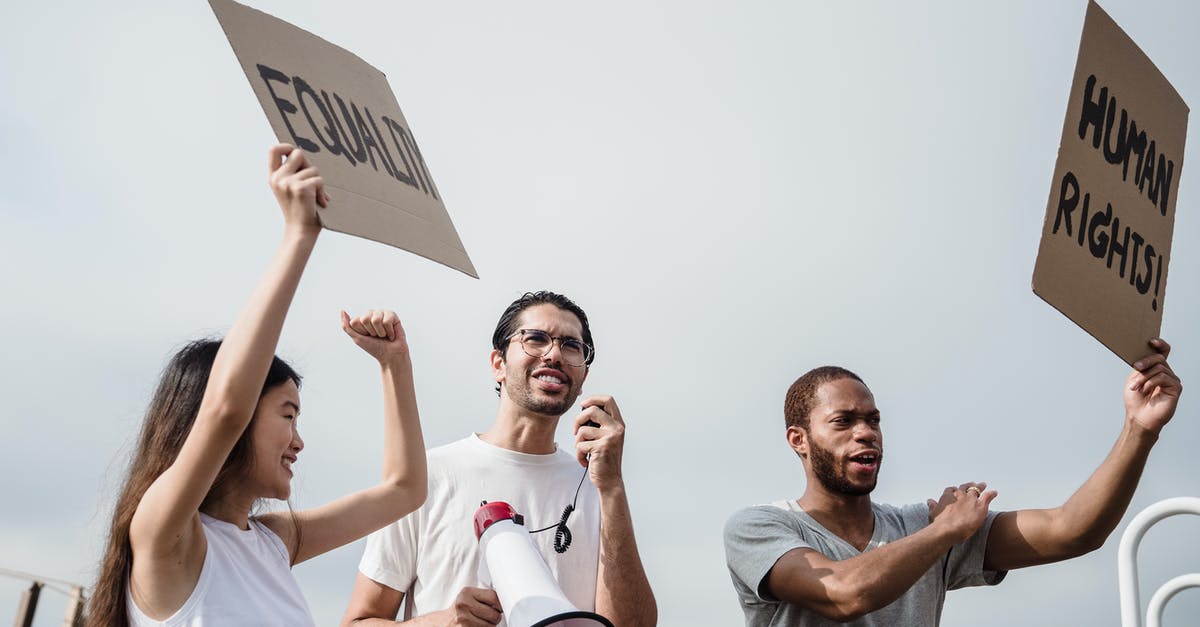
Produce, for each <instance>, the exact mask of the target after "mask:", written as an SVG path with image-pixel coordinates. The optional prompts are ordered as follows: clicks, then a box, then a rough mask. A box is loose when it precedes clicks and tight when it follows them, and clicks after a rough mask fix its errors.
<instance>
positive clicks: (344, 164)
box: [209, 0, 478, 278]
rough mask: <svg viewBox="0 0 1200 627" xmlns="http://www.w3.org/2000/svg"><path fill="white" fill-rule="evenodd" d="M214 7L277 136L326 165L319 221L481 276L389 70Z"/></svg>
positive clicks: (293, 30) (224, 6) (221, 0)
mask: <svg viewBox="0 0 1200 627" xmlns="http://www.w3.org/2000/svg"><path fill="white" fill-rule="evenodd" d="M209 4H210V5H211V6H212V9H213V12H214V13H215V14H216V16H217V20H218V21H220V23H221V27H222V28H223V29H224V30H225V35H226V37H228V38H229V43H230V45H232V46H233V51H234V53H235V54H236V55H237V58H238V62H240V63H241V65H242V70H243V71H245V73H246V78H248V79H250V86H251V87H252V88H253V89H254V94H255V95H256V96H258V101H259V103H260V104H262V107H263V111H264V112H265V113H266V114H267V119H268V120H269V121H270V123H271V128H272V129H274V130H275V136H276V137H278V138H279V141H281V142H287V143H289V144H293V145H295V146H299V147H300V148H303V149H304V150H305V151H306V152H308V153H309V155H310V156H311V159H312V161H313V163H315V164H316V165H317V167H318V168H320V170H321V176H322V177H323V178H324V179H325V185H326V188H327V189H328V191H329V195H330V196H331V197H332V199H333V201H332V202H331V203H330V206H329V208H327V209H318V212H317V213H318V217H319V218H320V220H321V224H322V225H323V226H324V227H325V228H327V229H332V230H334V231H340V232H342V233H349V234H351V235H357V236H359V237H365V238H367V239H371V240H375V241H378V242H383V243H385V244H390V245H392V246H396V247H398V248H403V249H404V250H407V251H410V252H413V253H416V254H418V255H421V256H422V257H425V258H427V259H431V260H433V261H436V262H438V263H441V264H445V265H447V266H449V267H451V268H454V269H456V270H460V271H462V272H464V273H466V274H468V275H470V276H472V277H475V278H478V275H477V274H476V273H475V267H474V266H473V265H472V264H471V259H470V258H469V257H468V256H467V252H466V250H465V249H464V248H463V245H462V241H461V240H459V238H458V232H457V231H455V230H454V224H453V223H452V222H451V221H450V215H449V214H448V213H447V212H446V206H445V205H444V204H443V203H442V198H441V194H440V193H439V192H438V190H437V186H436V185H434V183H433V178H432V177H430V175H429V168H428V167H427V166H426V164H425V160H424V158H423V157H422V156H421V150H420V148H418V147H417V142H416V139H415V138H414V137H413V134H412V131H411V130H409V128H408V122H406V121H405V119H404V114H403V113H401V112H400V105H399V104H398V103H397V102H396V96H395V95H394V94H393V93H392V90H391V87H389V86H388V83H387V79H386V77H384V75H383V72H380V71H379V70H377V69H375V68H374V67H372V66H371V65H370V64H368V63H367V62H365V61H363V60H362V59H360V58H358V57H357V56H356V55H354V54H353V53H351V52H349V51H347V50H345V49H343V48H340V47H338V46H335V45H333V44H331V43H329V42H327V41H325V40H324V39H321V38H320V37H317V36H316V35H313V34H312V33H309V32H308V31H305V30H302V29H300V28H297V27H295V26H293V25H291V24H289V23H287V22H284V21H283V20H280V19H278V18H275V17H273V16H270V15H268V14H266V13H263V12H261V11H257V10H255V9H251V8H249V7H246V6H243V5H241V4H238V3H236V2H233V1H232V0H210V1H209Z"/></svg>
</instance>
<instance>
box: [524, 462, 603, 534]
mask: <svg viewBox="0 0 1200 627" xmlns="http://www.w3.org/2000/svg"><path fill="white" fill-rule="evenodd" d="M591 465H592V460H591V459H590V456H589V459H588V461H587V464H584V466H583V476H582V477H580V478H579V485H578V486H576V487H575V498H574V499H572V500H571V504H570V505H568V506H566V507H564V508H563V513H562V518H560V519H559V520H558V522H557V523H555V524H553V525H550V526H549V527H542V528H541V529H535V530H533V531H530V532H529V533H541V532H543V531H549V530H551V529H554V552H555V553H566V552H567V549H569V548H571V529H570V528H569V527H567V519H568V518H570V517H571V513H572V512H574V511H575V505H576V504H577V503H578V502H579V490H580V489H581V488H583V480H584V479H587V476H588V467H589V466H591Z"/></svg>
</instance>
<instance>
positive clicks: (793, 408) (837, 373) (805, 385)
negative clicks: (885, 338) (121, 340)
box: [783, 366, 866, 430]
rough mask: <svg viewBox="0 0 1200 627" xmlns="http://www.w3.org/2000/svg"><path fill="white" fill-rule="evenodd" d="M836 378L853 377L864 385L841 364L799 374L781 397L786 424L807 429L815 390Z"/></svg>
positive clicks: (815, 395) (860, 379)
mask: <svg viewBox="0 0 1200 627" xmlns="http://www.w3.org/2000/svg"><path fill="white" fill-rule="evenodd" d="M838 379H854V380H855V381H858V382H859V383H863V385H866V383H864V382H863V380H862V378H860V377H859V376H858V375H856V374H854V373H853V372H850V371H849V370H846V369H845V368H842V367H841V366H821V367H820V368H813V369H812V370H809V371H808V372H806V373H804V374H802V375H800V378H799V379H796V382H795V383H793V384H792V387H790V388H788V391H787V396H785V397H784V399H783V420H784V422H785V423H786V424H787V426H789V427H800V428H801V429H804V430H808V424H809V422H808V415H809V414H810V413H812V410H813V406H814V405H815V404H816V398H817V390H818V389H819V388H820V387H821V385H823V384H825V383H829V382H830V381H837V380H838Z"/></svg>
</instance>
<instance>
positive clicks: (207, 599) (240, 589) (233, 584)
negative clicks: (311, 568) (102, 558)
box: [125, 513, 314, 627]
mask: <svg viewBox="0 0 1200 627" xmlns="http://www.w3.org/2000/svg"><path fill="white" fill-rule="evenodd" d="M200 522H201V524H202V526H203V528H204V536H205V538H207V539H208V550H207V552H206V553H205V554H204V566H203V567H202V568H201V569H200V579H199V580H198V581H197V582H196V588H195V589H194V590H192V594H191V596H189V597H188V600H187V601H186V602H184V604H183V607H181V608H179V611H178V612H175V614H174V615H172V616H171V617H170V618H168V619H166V620H163V621H157V620H154V619H152V618H150V617H148V616H146V615H145V614H143V613H142V611H141V610H140V609H138V607H137V605H136V604H135V603H134V602H133V595H132V594H131V593H130V592H129V586H128V583H126V586H125V599H126V605H127V607H128V608H129V623H130V624H131V625H133V626H134V627H206V626H214V625H255V626H268V625H279V626H281V627H282V626H284V625H287V626H289V627H290V626H293V625H313V624H314V623H313V618H312V614H311V613H309V611H308V603H306V602H305V600H304V595H302V594H301V593H300V587H299V586H298V585H297V584H296V579H295V578H294V577H293V576H292V569H291V566H289V564H288V552H287V547H285V546H284V545H283V540H280V539H279V536H277V535H275V532H273V531H271V530H270V529H268V528H267V527H266V526H265V525H263V524H262V523H260V522H258V521H257V520H255V519H253V518H251V519H250V528H249V529H245V530H243V529H238V527H237V525H234V524H232V523H227V522H225V521H222V520H217V519H216V518H212V517H211V516H207V515H205V514H203V513H202V514H200Z"/></svg>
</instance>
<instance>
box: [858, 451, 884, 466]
mask: <svg viewBox="0 0 1200 627" xmlns="http://www.w3.org/2000/svg"><path fill="white" fill-rule="evenodd" d="M882 457H883V456H882V455H880V454H879V452H877V451H868V452H865V453H859V454H858V455H853V456H851V457H850V462H851V463H853V464H854V465H855V466H858V467H859V468H861V469H862V470H874V469H876V468H878V467H879V460H880V459H881V458H882Z"/></svg>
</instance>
